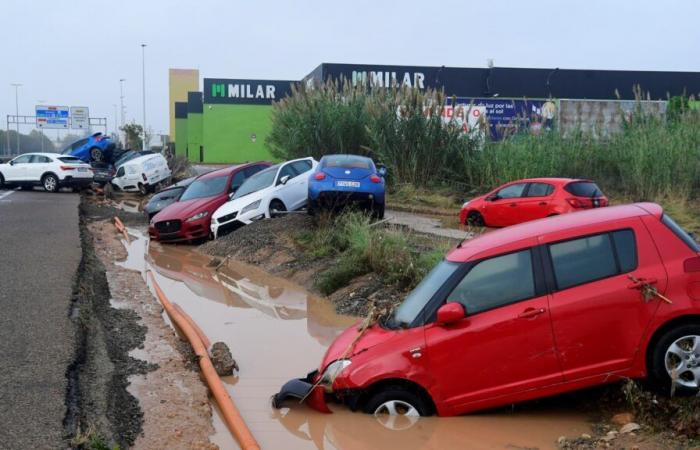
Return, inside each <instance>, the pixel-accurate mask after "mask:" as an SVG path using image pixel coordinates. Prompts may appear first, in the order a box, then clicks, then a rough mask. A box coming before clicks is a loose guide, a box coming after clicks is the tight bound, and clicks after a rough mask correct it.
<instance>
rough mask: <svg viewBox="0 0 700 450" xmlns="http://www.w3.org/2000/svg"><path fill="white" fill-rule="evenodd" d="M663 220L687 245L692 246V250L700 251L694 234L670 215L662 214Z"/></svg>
mask: <svg viewBox="0 0 700 450" xmlns="http://www.w3.org/2000/svg"><path fill="white" fill-rule="evenodd" d="M661 222H662V223H663V224H664V225H666V226H667V227H668V228H669V229H670V230H671V231H672V232H673V234H675V235H676V236H677V237H678V239H680V240H681V241H683V243H685V245H687V246H688V247H690V249H691V250H693V251H694V252H700V245H698V243H697V242H695V239H693V236H692V235H691V234H690V233H688V232H687V231H685V230H684V229H683V228H682V227H681V226H680V225H678V224H677V223H676V221H675V220H673V219H672V218H671V217H670V216H669V215H667V214H664V215H663V216H661Z"/></svg>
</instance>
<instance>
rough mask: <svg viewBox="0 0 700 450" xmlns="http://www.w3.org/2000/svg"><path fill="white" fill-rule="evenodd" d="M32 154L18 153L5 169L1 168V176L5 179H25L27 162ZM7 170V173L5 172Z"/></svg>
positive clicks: (27, 168) (27, 169)
mask: <svg viewBox="0 0 700 450" xmlns="http://www.w3.org/2000/svg"><path fill="white" fill-rule="evenodd" d="M31 159H32V155H20V156H18V157H16V158H15V159H13V160H12V161H10V164H8V167H7V169H3V176H4V177H5V180H7V181H26V180H27V177H28V171H29V164H30V161H31ZM5 172H7V173H5Z"/></svg>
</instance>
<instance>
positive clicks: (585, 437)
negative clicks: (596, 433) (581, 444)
mask: <svg viewBox="0 0 700 450" xmlns="http://www.w3.org/2000/svg"><path fill="white" fill-rule="evenodd" d="M590 438H591V435H590V434H588V433H583V434H582V435H581V439H590Z"/></svg>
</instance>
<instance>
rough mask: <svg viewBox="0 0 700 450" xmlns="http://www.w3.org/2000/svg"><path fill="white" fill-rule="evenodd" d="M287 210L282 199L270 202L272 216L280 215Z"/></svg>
mask: <svg viewBox="0 0 700 450" xmlns="http://www.w3.org/2000/svg"><path fill="white" fill-rule="evenodd" d="M286 210H287V207H286V206H284V203H282V202H281V201H280V200H277V199H275V200H272V201H271V202H270V211H269V213H270V217H277V216H279V215H280V214H279V213H280V212H284V211H286Z"/></svg>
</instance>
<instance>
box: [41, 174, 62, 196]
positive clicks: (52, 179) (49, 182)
mask: <svg viewBox="0 0 700 450" xmlns="http://www.w3.org/2000/svg"><path fill="white" fill-rule="evenodd" d="M41 184H42V185H43V186H44V189H45V190H46V192H58V178H56V175H52V174H48V175H45V176H44V178H43V179H42V180H41Z"/></svg>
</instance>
